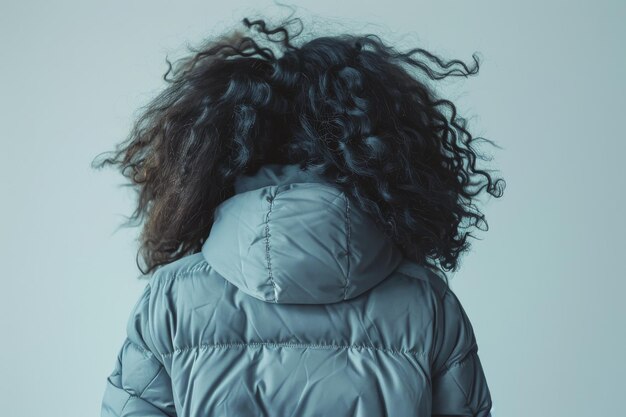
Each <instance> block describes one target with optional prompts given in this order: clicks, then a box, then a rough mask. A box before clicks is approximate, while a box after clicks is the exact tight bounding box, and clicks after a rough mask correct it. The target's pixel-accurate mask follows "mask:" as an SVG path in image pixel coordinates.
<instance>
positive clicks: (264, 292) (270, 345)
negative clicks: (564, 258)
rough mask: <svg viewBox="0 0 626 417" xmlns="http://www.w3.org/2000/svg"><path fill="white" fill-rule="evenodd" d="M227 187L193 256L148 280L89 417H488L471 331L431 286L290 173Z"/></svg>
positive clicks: (351, 208)
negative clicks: (230, 190)
mask: <svg viewBox="0 0 626 417" xmlns="http://www.w3.org/2000/svg"><path fill="white" fill-rule="evenodd" d="M235 191H236V193H235V195H234V196H232V197H231V198H229V199H228V200H226V201H224V202H223V203H222V204H221V205H220V206H219V207H218V208H217V210H216V213H215V221H214V224H213V227H212V229H211V232H210V234H209V236H208V237H207V239H206V241H205V243H204V244H203V247H202V251H201V252H198V253H195V254H193V255H189V256H186V257H184V258H182V259H179V260H177V261H175V262H172V263H170V264H168V265H165V266H162V267H160V268H159V269H157V270H156V271H155V272H154V274H153V275H152V276H151V277H150V279H149V282H148V283H147V285H146V287H145V289H144V291H143V293H142V294H141V296H140V298H139V300H138V301H137V303H136V305H135V306H134V308H133V310H132V313H131V315H130V318H129V321H128V325H127V338H126V340H125V341H124V342H123V343H122V346H121V349H120V351H119V354H118V358H117V362H116V364H115V367H114V370H113V372H112V374H111V375H110V376H109V377H108V378H107V382H106V389H105V392H104V397H103V401H102V413H101V415H102V416H103V417H104V416H155V417H156V416H159V417H163V416H181V417H182V416H184V417H199V416H215V417H217V416H281V417H283V416H294V417H295V416H299V417H312V416H333V417H344V416H345V417H347V416H353V417H374V416H377V417H379V416H392V417H404V416H407V417H408V416H411V417H427V416H428V417H430V416H433V415H440V416H478V417H489V416H490V415H491V414H490V410H491V406H492V403H491V396H490V393H489V389H488V386H487V382H486V378H485V375H484V372H483V369H482V366H481V363H480V359H479V357H478V347H477V344H476V339H475V336H474V332H473V329H472V325H471V323H470V321H469V319H468V317H467V315H466V313H465V311H464V310H463V307H462V306H461V304H460V302H459V300H458V298H457V297H456V295H455V294H454V293H453V292H452V291H451V290H450V289H449V288H448V287H447V286H446V284H445V282H444V281H443V280H442V279H441V277H439V276H438V275H437V274H435V273H434V272H432V271H430V270H428V269H426V268H424V267H423V266H421V265H418V264H416V263H414V262H411V261H409V260H407V259H404V258H403V257H402V256H401V254H400V251H399V250H398V248H396V247H395V246H394V244H393V243H392V242H391V241H390V240H389V239H388V238H387V237H386V236H385V235H384V234H383V233H381V232H380V231H379V230H378V229H377V228H376V227H375V225H374V223H373V222H372V221H371V220H370V219H369V218H368V216H367V215H365V214H364V213H362V212H361V211H360V210H358V209H357V207H356V205H354V204H352V202H351V201H350V199H349V198H347V196H346V195H345V194H344V193H343V192H341V191H340V190H339V189H337V188H335V187H333V186H332V184H330V183H326V182H324V180H323V179H321V178H320V177H318V176H316V175H314V174H313V173H311V172H309V171H303V170H300V169H299V167H298V166H297V165H275V164H269V165H265V166H263V167H262V168H261V169H260V170H259V171H258V172H257V173H256V174H255V175H253V176H242V177H240V178H238V180H237V182H236V183H235Z"/></svg>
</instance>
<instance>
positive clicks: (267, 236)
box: [265, 196, 278, 302]
mask: <svg viewBox="0 0 626 417" xmlns="http://www.w3.org/2000/svg"><path fill="white" fill-rule="evenodd" d="M274 198H275V196H268V197H267V201H269V203H270V206H269V209H268V211H267V214H266V216H265V260H266V261H267V273H268V279H269V281H270V284H272V288H273V290H274V299H272V300H268V301H271V302H276V300H278V293H277V290H276V283H275V282H274V276H273V275H272V260H271V257H270V214H271V213H272V208H273V206H274Z"/></svg>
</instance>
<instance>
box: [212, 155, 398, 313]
mask: <svg viewBox="0 0 626 417" xmlns="http://www.w3.org/2000/svg"><path fill="white" fill-rule="evenodd" d="M202 253H203V255H204V257H205V259H206V260H207V262H208V263H209V264H210V265H211V267H212V268H213V269H214V270H215V271H216V272H217V273H218V274H220V275H221V276H222V277H224V279H226V280H227V281H229V282H230V283H231V284H233V285H235V286H237V287H238V288H239V289H241V290H242V291H243V292H245V293H247V294H249V295H251V296H253V297H256V298H258V299H260V300H263V301H266V302H273V303H295V304H325V303H333V302H338V301H342V300H346V299H350V298H353V297H356V296H358V295H360V294H362V293H363V292H365V291H367V290H368V289H370V288H372V287H373V286H375V285H376V284H378V283H379V282H381V281H382V280H384V279H385V278H386V277H387V276H389V275H390V274H391V272H393V270H395V269H396V267H398V265H399V264H400V263H401V261H402V255H401V253H400V251H399V249H398V248H397V247H396V246H395V245H394V244H393V242H392V241H391V240H390V239H389V238H388V237H386V236H385V235H384V234H383V233H382V232H381V231H380V230H378V229H377V227H376V226H375V224H374V223H373V221H372V220H371V219H370V218H369V217H368V216H367V215H366V214H365V213H364V212H362V211H361V210H359V209H358V208H357V206H356V205H355V204H353V202H352V201H351V200H350V199H349V198H348V197H347V196H346V195H345V193H343V192H342V191H341V190H339V189H338V188H337V187H336V186H335V185H334V184H333V183H330V182H328V181H326V180H325V179H324V178H323V177H321V176H320V175H318V174H317V173H315V172H314V171H312V170H306V171H305V170H302V169H300V167H299V165H297V164H293V165H279V164H268V165H263V166H262V167H261V168H260V169H259V170H258V171H257V172H256V173H255V174H253V175H250V176H240V177H238V178H237V180H236V181H235V195H233V196H232V197H230V198H229V199H227V200H225V201H224V202H222V204H220V205H219V206H218V207H217V208H216V210H215V216H214V223H213V226H212V228H211V231H210V234H209V236H208V238H207V239H206V241H205V242H204V244H203V246H202Z"/></svg>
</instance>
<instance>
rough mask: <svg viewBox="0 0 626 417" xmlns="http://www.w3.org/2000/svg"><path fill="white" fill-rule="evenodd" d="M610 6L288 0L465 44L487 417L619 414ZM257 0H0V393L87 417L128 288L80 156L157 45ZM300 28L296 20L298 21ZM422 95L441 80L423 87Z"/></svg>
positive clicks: (104, 138) (119, 191) (37, 410)
mask: <svg viewBox="0 0 626 417" xmlns="http://www.w3.org/2000/svg"><path fill="white" fill-rule="evenodd" d="M625 5H626V2H623V1H619V0H616V1H596V2H583V1H546V0H543V1H528V0H526V1H482V0H480V1H478V0H476V1H429V2H427V1H416V0H412V1H398V0H386V1H382V2H363V1H355V0H344V1H341V2H339V1H337V0H332V1H328V0H315V1H300V2H297V6H298V8H297V10H296V16H298V17H301V18H302V19H303V23H305V25H309V26H310V27H308V30H310V33H315V34H317V35H327V34H333V33H338V32H341V31H355V32H359V33H365V32H371V33H376V34H379V35H380V36H381V37H382V38H383V39H385V40H387V41H389V42H392V43H395V44H396V45H398V46H399V47H400V48H404V47H424V48H427V49H429V50H431V51H433V52H436V53H438V54H440V55H442V56H443V57H444V58H446V59H452V58H458V59H462V60H463V61H465V62H467V63H471V62H472V61H471V56H472V54H473V53H474V52H477V53H479V54H480V57H481V59H482V61H481V68H480V71H479V74H478V75H476V76H474V77H470V78H467V79H461V78H456V79H455V80H456V81H455V82H453V83H449V84H447V85H446V86H445V88H446V90H445V91H446V92H447V94H448V95H447V97H448V98H451V99H453V100H454V101H455V103H456V104H457V105H458V107H459V111H460V113H461V114H462V115H464V116H465V117H466V118H468V119H469V121H470V129H471V130H472V132H473V133H474V134H475V135H478V136H483V137H486V138H488V139H490V140H493V141H495V142H496V143H498V144H499V145H500V146H501V147H502V149H500V150H498V149H495V148H490V147H486V148H484V149H485V150H487V151H489V152H491V153H492V155H493V156H494V160H493V162H492V163H491V165H490V167H492V168H494V169H498V170H499V175H501V176H502V177H504V178H505V180H506V181H507V188H506V190H505V193H504V196H503V197H502V198H501V199H491V200H489V201H487V202H485V205H484V206H483V211H484V212H485V214H486V216H487V221H488V224H489V231H487V232H480V231H477V232H476V235H477V236H478V237H479V239H473V240H472V251H471V252H470V253H468V254H467V255H465V256H464V257H463V258H462V266H461V269H460V270H459V271H458V272H456V273H455V274H453V277H452V280H451V283H452V288H453V289H454V290H455V292H456V293H457V294H458V296H459V298H460V299H461V301H462V303H463V305H464V307H465V309H466V311H467V313H468V315H469V317H470V319H471V320H472V322H473V325H474V330H475V332H476V336H477V340H478V344H479V355H480V357H481V360H482V363H483V367H484V370H485V373H486V375H487V377H488V381H489V387H490V389H491V392H492V397H493V399H494V404H495V407H494V416H495V417H504V416H507V417H522V416H523V417H527V416H568V417H583V416H585V417H587V416H617V415H623V414H621V413H623V410H624V407H623V391H624V375H625V374H626V355H624V351H625V348H626V331H625V329H626V326H625V323H624V317H626V308H625V303H624V291H625V290H626V286H625V284H624V279H625V278H626V277H625V275H626V274H625V273H624V257H625V256H626V253H625V249H626V247H625V245H624V238H625V233H624V232H625V231H626V230H625V226H624V224H625V222H624V216H623V215H624V205H625V203H626V199H625V197H624V192H625V191H626V187H624V180H625V179H626V176H625V175H624V168H623V161H624V159H623V158H624V152H625V151H626V146H625V145H624V140H625V137H624V136H625V135H624V118H625V117H624V109H625V108H626V107H625V105H626V102H625V97H626V88H625V86H626V84H625V82H624V75H625V74H626V72H625V71H626V65H625V64H626V59H625V53H624V50H625V49H624V42H625V41H626V36H625V35H626V31H625V29H624V27H625V26H624V21H625V20H626V6H625ZM257 12H262V13H263V16H266V17H268V18H270V19H271V18H273V17H277V16H285V15H287V14H288V10H286V8H284V7H278V6H277V5H275V4H273V3H272V2H270V1H254V2H253V1H238V0H231V1H229V2H209V1H182V0H179V1H176V2H174V1H172V2H167V1H154V0H152V1H147V0H145V1H128V0H127V1H107V2H90V1H54V2H50V1H20V2H10V3H9V2H8V1H3V2H2V5H1V8H0V39H1V42H2V50H1V54H0V59H1V63H2V65H1V66H0V87H1V90H0V91H1V93H0V126H1V130H0V140H1V143H0V146H1V148H0V175H1V178H2V181H1V182H0V191H1V201H2V204H1V205H0V214H1V215H0V236H1V240H0V274H1V279H2V286H1V287H0V325H1V331H2V342H1V347H0V354H1V360H0V375H1V376H0V409H1V410H2V412H1V413H2V415H4V416H43V415H45V416H63V417H71V416H81V417H82V416H87V415H99V413H100V404H101V399H102V395H103V392H104V388H105V381H106V377H107V376H108V375H109V374H110V372H111V371H112V370H113V366H114V364H115V361H116V357H117V354H118V349H119V348H120V346H121V344H122V342H123V339H124V336H125V326H126V321H127V319H128V315H129V313H130V310H131V308H132V306H133V305H134V303H135V301H136V300H137V298H138V297H139V295H140V292H141V289H142V288H143V286H144V285H145V282H144V281H140V280H137V277H138V276H139V275H140V272H139V270H138V269H137V267H136V264H135V255H136V251H137V241H136V238H137V235H138V232H139V229H137V228H118V226H119V225H120V224H121V223H122V222H123V221H124V220H125V216H128V215H130V214H131V211H132V210H133V208H134V206H133V204H134V200H133V199H134V193H132V192H131V191H130V190H129V189H128V188H124V187H121V186H120V185H121V184H123V183H124V179H123V178H122V177H121V175H119V174H118V173H116V172H115V171H113V170H110V169H106V170H103V171H96V170H93V169H91V168H90V162H91V161H92V159H93V158H94V157H95V156H96V155H97V154H98V153H100V152H104V151H107V150H111V149H112V148H113V146H114V145H115V144H116V143H117V142H119V141H121V140H122V139H124V138H125V137H126V134H127V133H128V130H129V127H130V125H131V123H132V120H133V117H134V116H135V115H136V111H137V109H138V108H139V106H141V105H143V104H145V103H146V102H147V101H148V100H149V99H150V98H151V97H153V96H154V95H155V94H156V93H157V92H158V91H160V89H161V88H162V87H163V86H164V85H165V83H164V81H163V80H162V78H161V77H162V75H163V73H164V72H165V71H166V69H167V65H166V63H165V57H166V55H167V56H169V57H170V58H176V57H178V56H181V55H182V54H184V53H185V46H186V44H187V43H190V44H194V43H196V42H198V41H200V40H201V39H203V38H204V37H206V36H209V35H211V34H214V33H220V31H221V30H222V29H226V28H231V27H240V28H242V29H243V25H242V24H240V21H241V19H242V18H243V17H246V16H252V17H254V16H257V15H256V13H257ZM305 29H307V28H305ZM442 91H443V90H442Z"/></svg>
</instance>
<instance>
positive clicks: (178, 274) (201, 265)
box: [159, 259, 209, 281]
mask: <svg viewBox="0 0 626 417" xmlns="http://www.w3.org/2000/svg"><path fill="white" fill-rule="evenodd" d="M208 267H209V263H208V262H207V260H206V259H201V260H199V261H198V262H197V263H195V264H193V265H191V266H189V267H187V268H186V269H183V270H180V271H175V272H169V273H167V274H165V275H164V276H163V277H160V278H159V280H165V281H168V280H171V279H178V278H184V277H187V276H189V275H191V274H193V273H194V272H198V271H201V270H202V269H207V268H208Z"/></svg>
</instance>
